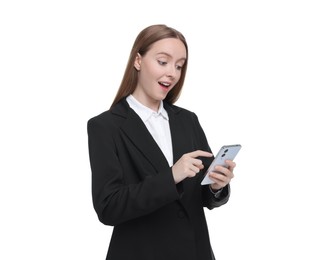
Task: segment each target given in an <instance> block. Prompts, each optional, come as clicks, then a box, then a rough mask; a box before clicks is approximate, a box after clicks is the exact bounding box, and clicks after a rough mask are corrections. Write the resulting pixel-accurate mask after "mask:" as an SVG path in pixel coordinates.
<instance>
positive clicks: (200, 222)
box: [88, 99, 229, 260]
mask: <svg viewBox="0 0 312 260" xmlns="http://www.w3.org/2000/svg"><path fill="white" fill-rule="evenodd" d="M164 107H165V109H166V111H167V112H168V115H169V123H170V130H171V136H172V145H173V157H174V162H176V161H177V160H178V159H179V158H180V157H181V156H182V155H183V154H185V153H189V152H192V151H195V150H198V149H200V150H205V151H209V152H210V148H209V146H208V143H207V140H206V137H205V134H204V132H203V130H202V128H201V126H200V124H199V122H198V119H197V117H196V115H195V114H194V113H192V112H189V111H187V110H185V109H182V108H179V107H177V106H173V105H168V104H166V103H164ZM88 136H89V154H90V162H91V169H92V195H93V203H94V208H95V211H96V212H97V215H98V217H99V220H100V221H101V222H102V223H104V224H106V225H113V226H114V231H113V235H112V238H111V243H110V246H109V250H108V254H107V259H108V260H132V259H133V260H154V259H155V260H201V259H202V260H204V259H205V260H209V259H214V256H213V252H212V249H211V247H210V241H209V235H208V229H207V225H206V219H205V214H204V209H203V207H208V208H209V209H212V208H214V207H218V206H221V205H223V204H224V203H226V202H227V200H228V198H229V187H228V186H227V187H226V188H224V189H223V191H222V193H221V197H220V198H219V199H216V198H215V197H214V196H213V194H212V193H211V192H210V190H209V187H208V185H205V186H201V185H200V181H201V180H202V178H203V172H204V170H203V171H201V172H200V173H199V174H197V176H196V177H194V178H187V179H185V180H184V181H182V182H181V183H179V184H178V185H176V184H175V183H174V180H173V176H172V171H171V168H170V167H169V165H168V162H167V160H166V158H165V156H164V155H163V153H162V152H161V150H160V148H159V147H158V145H157V144H156V142H155V141H154V139H153V137H152V136H151V135H150V133H149V132H148V130H147V128H146V127H145V125H144V123H143V122H142V120H141V119H140V118H139V116H138V115H137V114H136V113H135V112H134V111H133V110H132V109H131V108H130V107H129V105H128V103H127V101H126V100H125V99H123V100H122V101H121V102H119V103H118V104H117V105H116V106H115V107H113V108H112V109H111V110H109V111H106V112H104V113H102V114H100V115H98V116H96V117H94V118H92V119H90V120H89V122H88ZM201 159H202V160H203V162H204V165H205V169H206V168H207V167H208V166H209V164H210V163H211V161H212V158H201Z"/></svg>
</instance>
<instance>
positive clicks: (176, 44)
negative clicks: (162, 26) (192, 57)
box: [148, 38, 187, 59]
mask: <svg viewBox="0 0 312 260" xmlns="http://www.w3.org/2000/svg"><path fill="white" fill-rule="evenodd" d="M148 53H150V54H152V55H157V54H167V55H169V56H171V57H173V58H176V59H186V58H187V57H186V55H187V54H186V48H185V45H184V43H183V42H182V41H181V40H179V39H176V38H166V39H162V40H159V41H157V42H154V43H153V44H152V45H151V48H150V49H149V51H148Z"/></svg>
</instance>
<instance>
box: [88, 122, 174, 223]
mask: <svg viewBox="0 0 312 260" xmlns="http://www.w3.org/2000/svg"><path fill="white" fill-rule="evenodd" d="M107 125H109V122H102V121H100V120H98V119H96V118H93V119H90V120H89V121H88V126H87V130H88V146H89V158H90V164H91V171H92V199H93V206H94V209H95V211H96V213H97V215H98V218H99V220H100V221H101V222H102V223H103V224H105V225H112V226H114V225H118V224H121V223H123V222H126V221H129V220H131V219H134V218H138V217H140V216H143V215H147V214H149V213H151V212H153V211H155V210H157V209H159V208H160V207H162V206H164V205H166V204H168V203H171V202H173V201H175V200H177V199H178V198H179V193H178V191H177V188H176V185H175V183H174V179H173V176H172V173H171V168H170V167H169V166H168V168H166V169H163V172H159V173H158V174H153V175H152V174H151V175H149V176H148V177H146V178H144V180H142V181H140V182H138V183H131V184H127V183H125V181H124V178H123V176H124V175H125V174H127V172H124V170H123V168H122V167H121V165H120V160H119V156H118V152H117V151H118V149H117V147H116V142H115V140H114V133H116V131H117V130H118V129H117V128H115V129H112V127H108V126H107ZM132 174H133V173H132Z"/></svg>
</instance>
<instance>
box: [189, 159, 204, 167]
mask: <svg viewBox="0 0 312 260" xmlns="http://www.w3.org/2000/svg"><path fill="white" fill-rule="evenodd" d="M191 163H192V164H193V165H196V166H200V165H202V164H203V162H202V160H200V159H192V160H191Z"/></svg>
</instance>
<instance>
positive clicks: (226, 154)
mask: <svg viewBox="0 0 312 260" xmlns="http://www.w3.org/2000/svg"><path fill="white" fill-rule="evenodd" d="M241 148H242V146H241V145H240V144H233V145H224V146H222V147H221V148H220V150H219V152H218V153H217V155H216V157H215V158H214V160H213V162H212V163H211V164H210V166H209V168H208V170H207V171H206V173H205V177H204V179H203V180H202V182H201V185H206V184H211V183H213V181H212V180H211V179H210V178H209V173H210V172H212V171H213V170H214V168H215V166H216V165H221V166H225V167H226V163H225V161H226V160H231V161H233V160H234V158H235V156H236V155H237V154H238V152H239V150H240V149H241Z"/></svg>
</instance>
